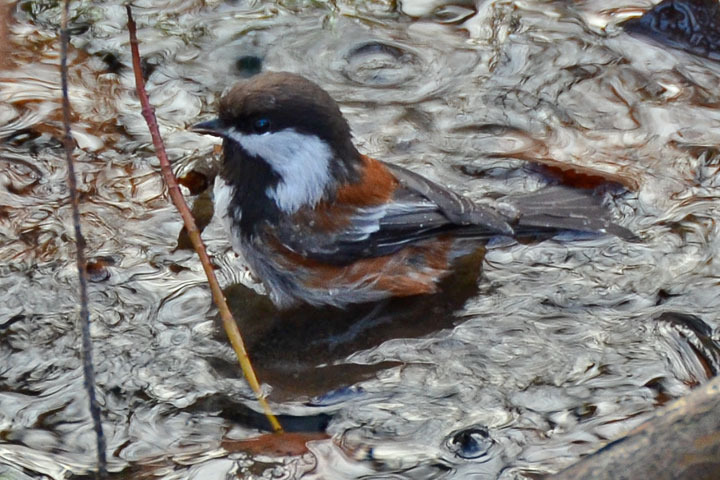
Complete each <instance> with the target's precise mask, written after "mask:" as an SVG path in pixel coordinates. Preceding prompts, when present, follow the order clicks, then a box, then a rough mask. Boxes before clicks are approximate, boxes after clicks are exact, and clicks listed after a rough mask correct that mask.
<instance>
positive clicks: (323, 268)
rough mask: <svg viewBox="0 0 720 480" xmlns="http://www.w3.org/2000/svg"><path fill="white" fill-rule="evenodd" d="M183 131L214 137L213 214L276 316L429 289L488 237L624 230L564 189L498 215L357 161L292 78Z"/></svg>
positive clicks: (267, 79)
mask: <svg viewBox="0 0 720 480" xmlns="http://www.w3.org/2000/svg"><path fill="white" fill-rule="evenodd" d="M193 129H194V130H195V131H197V132H200V133H206V134H210V135H216V136H219V137H222V138H223V155H224V160H223V163H222V167H221V169H220V173H219V175H218V177H217V178H216V181H215V192H214V194H215V211H216V214H218V215H220V216H222V217H224V220H225V221H226V224H227V227H228V230H229V233H230V237H231V239H232V243H233V247H234V249H235V250H236V251H237V252H238V253H240V254H241V255H242V256H243V257H244V258H245V261H246V262H247V263H248V264H249V266H250V268H251V270H252V271H253V273H254V274H255V275H256V276H257V277H259V278H260V280H262V282H263V284H264V285H265V287H266V288H267V290H268V292H269V294H270V297H271V298H272V300H273V302H274V303H275V304H276V305H277V306H278V307H281V308H284V307H290V306H293V305H296V304H298V303H303V302H304V303H309V304H312V305H335V306H340V307H342V306H345V305H347V304H351V303H362V302H372V301H376V300H380V299H383V298H387V297H393V296H409V295H418V294H426V293H431V292H434V291H435V289H436V283H437V282H438V280H439V279H441V278H442V277H444V276H445V275H447V274H448V273H449V272H450V270H451V266H452V261H453V260H454V259H456V258H458V257H459V256H461V255H463V254H465V253H469V252H471V251H472V249H471V250H469V249H468V248H469V246H472V245H474V246H475V248H477V246H478V243H477V242H478V240H487V239H489V238H491V237H494V236H498V235H508V236H515V237H519V236H537V235H542V234H548V233H549V234H553V233H557V232H560V231H564V230H579V231H590V232H602V233H612V234H615V235H619V236H627V234H629V232H627V230H625V229H624V228H622V227H619V226H617V225H615V224H613V223H612V222H610V221H608V220H607V219H606V218H605V216H606V212H605V210H604V209H603V208H602V207H601V206H600V205H599V203H598V201H597V200H596V199H594V197H592V196H589V195H585V194H583V193H578V192H575V191H574V190H572V189H568V188H562V187H554V188H550V189H549V190H548V191H547V192H544V193H543V192H541V193H538V194H530V195H525V196H523V197H519V198H518V199H517V200H515V201H513V200H503V202H500V203H501V204H502V205H503V206H502V208H499V209H496V208H491V207H490V206H484V205H480V204H477V203H474V202H473V201H471V200H470V199H468V198H466V197H464V196H461V195H459V194H457V193H455V192H452V191H450V190H448V189H446V188H444V187H442V186H440V185H438V184H436V183H434V182H431V181H430V180H428V179H426V178H424V177H422V176H420V175H418V174H416V173H413V172H411V171H409V170H406V169H404V168H401V167H398V166H395V165H390V164H387V163H384V162H381V161H378V160H375V159H373V158H370V157H368V156H365V155H362V154H361V153H359V152H358V151H357V149H356V148H355V146H354V145H353V142H352V137H351V134H350V127H349V126H348V123H347V121H346V120H345V118H344V117H343V116H342V113H341V112H340V109H339V108H338V106H337V104H336V103H335V101H334V100H333V99H332V98H331V97H330V95H329V94H328V93H327V92H325V91H324V90H323V89H322V88H320V87H319V86H318V85H316V84H315V83H313V82H311V81H309V80H307V79H305V78H303V77H301V76H298V75H294V74H290V73H263V74H260V75H257V76H255V77H253V78H251V79H249V80H247V81H244V82H241V83H239V84H237V85H235V86H234V87H233V88H232V89H231V90H230V91H229V92H228V93H227V94H226V95H225V96H224V97H223V98H222V99H221V101H220V109H219V117H218V118H217V119H215V120H210V121H207V122H203V123H199V124H197V125H195V126H194V127H193ZM473 242H474V243H473Z"/></svg>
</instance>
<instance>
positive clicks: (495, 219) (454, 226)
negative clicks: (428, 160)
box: [276, 164, 514, 264]
mask: <svg viewBox="0 0 720 480" xmlns="http://www.w3.org/2000/svg"><path fill="white" fill-rule="evenodd" d="M385 165H386V167H387V168H388V169H389V170H390V172H391V173H392V174H393V175H394V176H395V178H396V179H397V181H398V184H399V186H398V188H397V189H396V190H395V192H394V195H393V198H392V201H390V202H387V203H384V204H381V205H377V206H371V207H364V208H358V209H356V210H355V211H354V212H353V213H352V214H351V215H350V217H349V222H348V223H347V224H345V225H343V227H342V228H341V229H338V230H336V231H327V230H321V229H317V230H316V229H313V228H311V227H308V225H306V223H307V222H302V223H303V224H302V225H300V224H299V223H300V222H298V221H295V222H293V221H288V222H285V223H282V222H281V224H280V226H279V227H278V231H277V232H276V236H277V237H278V238H281V239H282V243H283V244H284V245H285V246H286V247H287V248H290V249H291V250H292V251H295V252H297V253H300V254H302V255H303V256H305V257H307V258H311V259H314V260H318V261H322V262H326V263H332V264H347V263H351V262H353V261H355V260H358V259H361V258H370V257H379V256H384V255H390V254H392V253H395V252H397V251H398V250H400V249H402V248H404V247H406V246H408V245H412V244H414V243H417V242H419V241H422V240H425V239H427V238H432V237H436V236H438V235H443V234H447V233H453V234H454V233H459V232H460V231H463V236H465V235H470V236H472V237H474V238H478V239H481V238H491V237H493V236H496V235H512V234H513V233H514V232H513V229H512V227H511V226H510V225H509V224H508V223H507V221H506V220H505V219H504V218H503V217H502V216H501V215H499V214H497V213H495V212H494V211H492V210H491V209H489V208H487V207H484V206H481V205H478V204H476V203H474V202H472V201H471V200H470V199H468V198H466V197H463V196H461V195H458V194H456V193H454V192H451V191H449V190H447V189H445V188H443V187H442V186H440V185H438V184H436V183H434V182H431V181H430V180H428V179H426V178H424V177H422V176H420V175H418V174H416V173H413V172H411V171H409V170H406V169H404V168H402V167H398V166H395V165H389V164H385Z"/></svg>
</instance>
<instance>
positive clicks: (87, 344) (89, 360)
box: [60, 0, 107, 479]
mask: <svg viewBox="0 0 720 480" xmlns="http://www.w3.org/2000/svg"><path fill="white" fill-rule="evenodd" d="M69 11H70V0H65V1H64V2H63V9H62V27H61V32H60V79H61V83H62V110H63V128H64V134H63V146H64V147H65V160H66V161H67V167H68V186H69V187H70V204H71V205H72V219H73V226H74V227H75V245H76V249H75V251H76V256H75V260H76V263H77V269H78V278H79V281H80V329H81V331H82V364H83V375H84V379H85V381H84V384H85V390H86V391H87V395H88V400H89V402H90V416H91V417H92V421H93V427H94V429H95V442H96V447H97V471H96V472H95V478H101V479H102V478H107V458H106V456H105V435H104V434H103V428H102V419H101V412H100V406H99V405H98V402H97V397H96V396H95V370H94V368H93V355H92V339H91V338H90V312H89V310H88V277H87V259H86V258H85V238H83V235H82V230H81V228H80V198H79V195H78V190H77V182H76V180H75V164H74V163H73V157H72V152H73V147H74V145H73V139H72V135H71V134H70V97H69V96H68V67H67V53H68V42H69V41H70V34H69V32H68V28H67V27H68V15H69Z"/></svg>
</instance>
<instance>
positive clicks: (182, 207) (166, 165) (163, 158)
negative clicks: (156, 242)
mask: <svg viewBox="0 0 720 480" xmlns="http://www.w3.org/2000/svg"><path fill="white" fill-rule="evenodd" d="M126 9H127V17H128V31H129V33H130V48H131V50H132V61H133V71H134V73H135V85H136V89H137V94H138V98H139V99H140V103H141V105H142V115H143V117H144V118H145V121H146V122H147V124H148V128H149V129H150V135H151V136H152V140H153V145H154V146H155V154H156V155H157V157H158V159H159V160H160V170H161V171H162V175H163V178H164V179H165V183H166V184H167V186H168V190H169V193H170V198H171V199H172V201H173V203H174V204H175V206H176V207H177V209H178V211H179V212H180V216H181V217H182V219H183V222H184V224H185V229H186V230H187V233H188V236H189V237H190V241H191V242H192V244H193V247H194V248H195V251H196V252H197V254H198V256H199V257H200V262H201V263H202V266H203V269H204V270H205V274H206V275H207V279H208V283H209V284H210V290H211V291H212V295H213V300H214V301H215V305H217V308H218V310H219V312H220V317H221V318H222V322H223V327H224V328H225V333H226V334H227V336H228V338H229V339H230V343H231V345H232V346H233V349H234V350H235V354H236V355H237V357H238V360H239V361H240V366H241V367H242V370H243V373H244V374H245V378H246V379H247V381H248V383H249V384H250V387H251V388H252V389H253V391H254V392H255V395H256V396H257V399H258V402H260V405H261V406H262V408H263V411H264V412H265V416H266V417H267V419H268V421H269V422H270V425H271V426H272V429H273V430H274V431H276V432H282V427H281V426H280V422H278V420H277V418H275V416H274V415H273V413H272V411H271V410H270V405H268V403H267V400H266V399H265V397H263V395H262V391H261V389H260V383H259V382H258V380H257V377H256V376H255V372H254V371H253V368H252V364H251V363H250V358H249V357H248V354H247V351H246V350H245V344H244V342H243V339H242V336H241V335H240V331H239V330H238V328H237V324H236V323H235V319H233V317H232V314H231V313H230V309H229V307H228V306H227V303H226V302H225V296H224V295H223V293H222V290H221V289H220V284H219V283H218V281H217V278H216V277H215V271H214V269H213V267H212V264H211V263H210V257H209V256H208V254H207V251H206V250H205V245H204V244H203V242H202V239H201V238H200V230H199V229H198V227H197V225H196V224H195V219H194V218H193V216H192V213H190V209H189V208H188V206H187V204H186V203H185V199H184V198H183V196H182V193H181V192H180V188H179V187H178V184H177V180H176V179H175V175H174V174H173V171H172V168H171V167H170V161H169V160H168V158H167V154H166V153H165V146H164V144H163V141H162V138H161V137H160V130H159V128H158V125H157V121H156V119H155V112H154V111H153V108H152V106H151V105H150V101H149V99H148V96H147V92H146V91H145V81H144V79H143V77H142V68H141V67H140V53H139V51H138V41H137V37H136V35H135V21H134V20H133V18H132V11H131V9H130V7H129V6H126Z"/></svg>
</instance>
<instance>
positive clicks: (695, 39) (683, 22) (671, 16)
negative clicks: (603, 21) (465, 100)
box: [623, 0, 720, 60]
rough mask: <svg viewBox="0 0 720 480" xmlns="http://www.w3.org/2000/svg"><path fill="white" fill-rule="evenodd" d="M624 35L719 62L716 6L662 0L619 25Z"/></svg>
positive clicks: (704, 0)
mask: <svg viewBox="0 0 720 480" xmlns="http://www.w3.org/2000/svg"><path fill="white" fill-rule="evenodd" d="M623 28H624V29H625V31H627V32H629V33H631V34H636V35H640V36H644V37H648V38H650V39H652V40H654V41H656V42H658V43H660V44H662V45H667V46H669V47H673V48H678V49H680V50H685V51H686V52H690V53H693V54H695V55H701V56H703V57H707V58H711V59H713V60H720V3H718V2H717V0H666V1H664V2H661V3H659V4H657V5H656V6H655V7H654V8H652V9H651V10H648V11H647V12H645V14H644V15H643V16H642V17H639V18H633V19H630V20H628V21H627V22H625V23H624V24H623Z"/></svg>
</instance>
